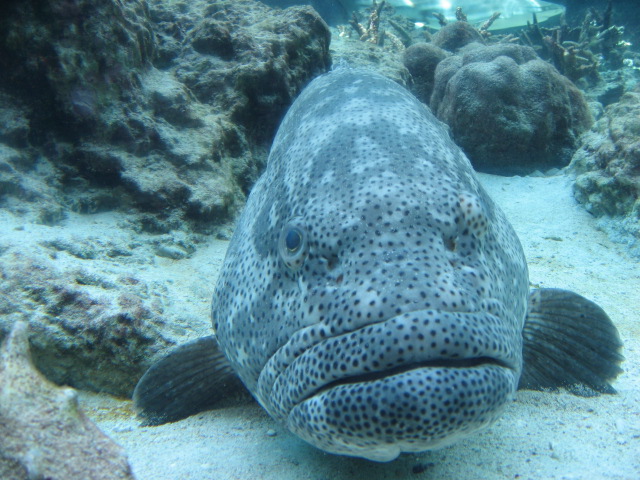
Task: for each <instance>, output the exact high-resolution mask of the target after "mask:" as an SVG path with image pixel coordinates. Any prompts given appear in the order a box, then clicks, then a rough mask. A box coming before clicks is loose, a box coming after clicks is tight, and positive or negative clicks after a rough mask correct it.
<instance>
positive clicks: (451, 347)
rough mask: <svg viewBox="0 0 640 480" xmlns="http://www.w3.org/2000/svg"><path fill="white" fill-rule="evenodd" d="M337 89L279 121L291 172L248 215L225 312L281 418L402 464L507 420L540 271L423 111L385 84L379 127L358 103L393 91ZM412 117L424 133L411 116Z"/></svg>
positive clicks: (223, 324)
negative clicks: (529, 301)
mask: <svg viewBox="0 0 640 480" xmlns="http://www.w3.org/2000/svg"><path fill="white" fill-rule="evenodd" d="M376 78H377V77H376ZM389 83H390V84H392V85H394V84H393V83H392V82H389ZM357 85H358V84H357ZM333 86H334V87H335V91H336V92H337V93H336V95H337V94H339V92H344V91H345V89H346V90H347V93H343V95H344V96H343V97H339V98H332V95H333V94H329V93H328V92H327V91H324V92H322V95H317V96H319V97H321V98H322V101H320V100H318V98H315V99H313V98H312V99H311V100H314V102H312V103H311V105H306V106H305V103H307V102H308V100H305V99H304V97H303V98H302V99H301V100H299V101H298V102H297V103H296V104H295V105H294V107H293V108H292V110H293V111H292V112H290V113H289V114H288V117H287V119H285V121H284V123H283V125H282V126H281V130H280V132H279V134H278V137H277V138H276V141H275V142H274V149H273V151H272V157H273V156H274V155H280V154H281V155H283V156H284V160H283V159H280V161H279V162H278V165H280V166H281V168H282V169H283V170H280V171H278V169H276V168H275V167H274V168H271V169H270V170H268V171H267V173H266V174H265V175H264V176H263V177H262V178H261V179H260V181H259V182H258V184H257V185H256V187H255V195H256V198H259V199H260V201H259V202H251V199H250V201H249V203H248V205H247V210H246V211H245V213H244V214H243V217H242V219H241V220H240V222H239V224H238V227H237V229H238V230H237V231H236V236H234V240H233V241H232V245H230V248H229V253H228V260H227V261H228V262H229V268H227V269H226V271H225V272H223V275H222V278H221V281H220V283H219V285H220V287H219V292H220V294H221V298H218V299H214V314H213V317H214V324H215V328H216V331H217V335H218V339H219V343H220V344H221V346H222V348H223V350H224V351H225V353H226V355H227V357H228V358H229V360H230V361H231V363H232V365H233V366H234V368H235V369H236V371H237V372H238V373H239V375H240V377H241V378H242V379H243V381H244V383H245V384H246V385H247V386H248V388H249V389H250V390H251V391H252V392H253V394H254V396H255V397H256V398H257V400H258V401H259V402H260V403H261V404H262V406H263V407H264V408H265V409H266V410H267V411H268V412H269V413H270V414H271V415H272V416H273V417H274V418H275V419H277V420H280V421H282V422H283V423H285V424H286V425H287V426H288V428H289V429H290V430H291V431H293V432H294V433H296V434H297V435H299V436H300V437H302V438H303V439H305V440H307V441H308V442H310V443H311V444H313V445H315V446H317V447H319V448H322V449H324V450H326V451H329V452H333V453H339V454H346V455H352V456H359V457H364V458H368V459H371V460H376V461H389V460H392V459H394V458H396V457H397V456H398V455H399V454H400V453H401V452H417V451H424V450H428V449H433V448H438V447H442V446H445V445H448V444H450V443H452V442H454V441H456V440H457V439H459V438H460V437H461V436H465V435H468V434H469V433H471V432H474V431H476V430H478V429H480V428H482V427H484V426H486V425H489V424H491V423H492V422H494V421H495V420H496V419H497V418H498V416H499V415H500V413H501V411H502V409H503V407H504V406H505V405H506V404H507V403H508V401H509V399H510V398H511V397H512V395H513V393H514V392H515V390H516V387H517V383H518V378H519V375H520V371H521V364H522V333H521V332H522V324H523V321H524V315H525V311H526V298H527V295H528V275H527V270H526V263H525V262H524V257H523V255H522V250H521V247H520V244H519V242H518V240H517V237H516V236H515V233H513V231H512V229H511V227H510V226H509V224H508V222H507V221H506V219H505V218H504V216H503V214H502V213H501V212H500V211H499V210H498V209H497V207H496V206H495V205H494V204H493V202H492V201H491V199H490V198H489V197H488V196H487V195H486V193H485V192H484V190H483V189H482V188H481V187H480V185H479V184H478V183H477V181H476V180H475V176H474V175H473V172H472V171H471V167H470V166H469V164H468V160H466V158H465V157H464V156H463V154H462V153H461V152H460V151H459V149H458V148H457V147H455V145H454V144H453V143H452V142H451V140H450V139H449V137H448V135H447V134H446V131H445V130H444V128H443V127H442V125H440V124H439V122H438V121H437V120H435V118H433V117H432V116H430V114H429V113H428V112H427V111H426V109H424V108H423V107H421V106H420V105H419V104H417V101H415V99H413V97H411V96H410V95H409V94H408V93H406V92H405V91H404V90H402V89H401V88H400V87H397V89H396V88H395V87H392V86H390V85H388V84H386V83H385V84H384V85H382V86H380V88H381V89H382V87H384V88H385V89H391V91H392V92H394V94H395V95H396V96H395V97H394V98H392V99H389V101H390V103H389V106H387V107H385V108H384V109H383V110H382V111H379V112H378V113H377V115H376V116H375V118H376V119H375V120H371V121H372V122H377V121H383V123H382V124H380V125H371V124H370V123H369V122H367V121H363V120H362V117H363V115H365V114H364V113H363V112H359V113H358V111H359V110H358V109H362V108H363V105H362V102H365V104H364V105H365V107H366V101H367V100H366V99H367V98H377V106H378V107H379V106H380V102H382V103H383V104H384V102H383V101H382V100H381V99H380V96H381V95H382V93H381V91H385V92H387V90H381V91H378V92H376V91H369V90H370V89H371V88H373V86H375V82H374V83H373V84H371V83H368V82H367V84H366V87H363V88H364V91H358V89H357V88H356V86H354V88H355V90H353V91H351V90H348V89H349V88H350V87H349V86H348V85H347V86H341V87H340V88H337V87H336V86H335V85H333ZM303 95H304V94H303ZM323 102H328V103H326V105H325V106H326V107H329V106H332V108H333V109H334V110H335V111H333V113H331V112H332V109H331V108H328V109H327V110H326V111H324V110H322V108H320V109H319V110H318V108H319V107H318V108H317V106H318V105H320V104H322V103H323ZM337 106H339V108H338V107H337ZM308 115H311V116H312V119H311V118H308ZM411 115H414V116H416V118H415V122H413V123H412V125H414V126H416V128H417V130H415V129H414V128H413V127H412V128H407V124H406V123H405V122H404V121H400V119H401V118H404V119H406V118H408V117H407V116H409V118H410V117H411ZM365 116H366V115H365ZM345 117H346V118H358V119H359V121H357V122H356V121H351V122H345V121H344V118H345ZM381 118H382V120H381ZM341 119H342V120H341ZM310 123H312V127H313V128H311V127H309V126H308V124H310ZM292 125H296V127H295V128H294V127H293V126H292ZM301 125H302V126H301ZM305 125H307V127H308V128H310V129H312V130H313V131H314V132H315V133H314V135H313V136H309V135H304V134H303V133H304V131H305ZM390 131H392V132H395V135H394V136H391V135H390V134H389V132H390ZM301 132H302V133H301ZM282 145H284V146H286V148H282V153H278V152H279V149H280V147H281V146H282ZM291 155H295V156H296V158H299V159H300V160H299V161H297V162H293V161H291V162H289V161H286V159H287V158H288V156H291ZM271 161H272V160H270V162H271ZM270 165H273V164H270ZM252 195H254V194H252ZM234 262H235V263H234ZM248 277H250V281H247V279H248ZM225 295H227V297H225ZM238 297H241V300H238ZM229 303H232V304H233V308H229Z"/></svg>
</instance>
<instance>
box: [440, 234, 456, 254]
mask: <svg viewBox="0 0 640 480" xmlns="http://www.w3.org/2000/svg"><path fill="white" fill-rule="evenodd" d="M456 240H457V239H456V238H455V237H442V242H443V243H444V247H445V248H446V249H447V250H449V251H450V252H453V251H455V249H456Z"/></svg>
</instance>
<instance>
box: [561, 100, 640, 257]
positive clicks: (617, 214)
mask: <svg viewBox="0 0 640 480" xmlns="http://www.w3.org/2000/svg"><path fill="white" fill-rule="evenodd" d="M571 170H572V171H573V172H574V173H575V174H576V181H575V185H574V195H575V197H576V199H577V200H578V201H579V202H580V203H582V204H584V206H585V208H586V209H587V210H588V211H589V212H591V213H592V214H594V215H595V216H597V217H612V218H615V219H617V220H618V221H617V222H616V223H615V225H614V230H616V232H617V234H618V235H622V238H623V240H624V241H626V242H628V243H630V246H631V247H632V248H633V249H634V250H635V251H636V252H637V253H640V92H628V93H625V94H624V95H623V96H622V98H621V99H620V101H619V102H616V103H613V104H611V105H609V106H608V107H607V108H606V109H605V111H604V114H603V115H602V117H601V118H600V119H599V120H598V121H597V122H596V123H595V124H594V125H593V127H592V128H591V130H590V131H589V132H587V133H585V134H584V135H583V136H582V137H581V139H580V148H578V150H577V151H576V152H575V154H574V155H573V158H572V160H571Z"/></svg>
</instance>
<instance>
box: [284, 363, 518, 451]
mask: <svg viewBox="0 0 640 480" xmlns="http://www.w3.org/2000/svg"><path fill="white" fill-rule="evenodd" d="M516 385H517V374H516V372H515V371H514V370H513V369H511V368H508V367H505V366H501V365H497V364H493V363H486V364H484V363H481V364H479V365H476V366H469V367H454V366H449V367H437V366H426V367H417V368H413V369H410V370H407V371H404V372H402V373H397V374H391V375H389V376H384V377H382V378H378V379H374V380H370V381H355V382H353V383H341V384H337V385H335V386H329V387H327V388H325V389H323V390H322V391H320V392H318V393H317V394H315V395H313V396H311V397H310V398H307V399H305V400H304V401H302V402H300V403H299V404H297V405H296V406H295V407H294V408H293V409H292V410H291V411H290V413H289V416H288V418H287V426H288V427H289V429H290V430H291V431H292V432H294V433H296V434H297V435H298V436H300V437H301V438H303V439H304V440H306V441H307V442H309V443H311V444H312V445H314V446H316V447H318V448H321V449H323V450H325V451H328V452H331V453H336V454H342V455H350V456H356V457H363V458H366V459H369V460H374V461H379V462H387V461H391V460H393V459H395V458H396V457H397V456H398V455H399V454H400V453H405V452H422V451H425V450H432V449H436V448H441V447H444V446H447V445H449V444H451V443H454V442H455V441H457V440H458V439H459V438H461V437H464V436H467V435H469V434H471V433H473V432H476V431H478V430H480V429H482V428H483V427H485V426H487V425H490V424H491V423H493V422H494V421H495V420H497V419H498V417H499V416H500V414H501V413H502V410H503V408H504V406H505V405H506V404H507V403H508V401H509V400H510V399H511V397H512V395H513V393H514V392H515V389H516Z"/></svg>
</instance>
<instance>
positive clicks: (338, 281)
mask: <svg viewBox="0 0 640 480" xmlns="http://www.w3.org/2000/svg"><path fill="white" fill-rule="evenodd" d="M343 279H344V275H342V274H340V275H338V278H336V285H340V284H341V283H342V280H343Z"/></svg>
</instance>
